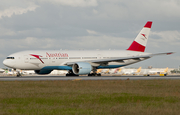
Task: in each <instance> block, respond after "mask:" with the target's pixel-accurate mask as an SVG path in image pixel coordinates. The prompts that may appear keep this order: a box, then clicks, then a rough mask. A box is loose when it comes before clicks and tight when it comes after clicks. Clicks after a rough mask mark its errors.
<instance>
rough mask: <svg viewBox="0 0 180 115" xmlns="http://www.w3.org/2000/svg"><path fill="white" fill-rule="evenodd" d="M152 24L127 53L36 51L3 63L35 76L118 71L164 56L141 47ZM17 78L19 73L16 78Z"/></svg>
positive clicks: (23, 53) (24, 52)
mask: <svg viewBox="0 0 180 115" xmlns="http://www.w3.org/2000/svg"><path fill="white" fill-rule="evenodd" d="M151 26H152V22H151V21H148V22H147V23H146V24H145V26H144V27H143V29H142V30H141V31H140V33H139V34H138V35H137V37H136V38H135V40H134V41H133V43H132V44H131V45H130V47H129V48H128V49H127V50H113V51H111V50H102V51H99V50H93V51H92V50H87V51H85V50H83V51H77V50H72V51H69V50H68V51H63V50H60V51H59V50H57V51H55V50H48V51H42V50H40V51H39V50H36V51H22V52H17V53H14V54H11V55H9V56H8V57H7V58H6V59H5V60H4V61H3V64H4V65H5V66H7V67H10V68H13V69H22V70H34V71H35V73H37V74H49V73H51V72H52V71H53V70H68V73H67V74H66V75H67V76H78V75H84V74H88V76H95V75H100V74H99V73H98V74H97V72H96V71H97V69H107V68H109V69H110V68H118V67H122V66H127V65H130V64H133V63H137V62H139V61H143V60H146V59H149V58H151V57H153V56H155V55H169V54H172V53H173V52H168V53H157V54H152V53H146V52H144V51H145V48H146V44H147V40H148V36H149V33H150V29H151ZM17 76H19V74H18V75H17Z"/></svg>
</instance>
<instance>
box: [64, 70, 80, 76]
mask: <svg viewBox="0 0 180 115" xmlns="http://www.w3.org/2000/svg"><path fill="white" fill-rule="evenodd" d="M66 76H79V75H76V74H74V73H73V71H72V70H69V71H68V73H67V74H66Z"/></svg>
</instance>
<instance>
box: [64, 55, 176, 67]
mask: <svg viewBox="0 0 180 115" xmlns="http://www.w3.org/2000/svg"><path fill="white" fill-rule="evenodd" d="M173 53H174V52H167V53H156V54H149V55H143V56H133V57H122V58H110V59H99V60H86V61H85V62H89V63H90V64H91V65H92V66H96V64H97V65H98V66H99V64H100V65H107V64H108V63H109V62H122V63H123V62H125V61H126V60H139V61H141V60H145V59H148V58H151V57H153V56H158V55H170V54H173ZM75 63H77V62H67V63H66V64H65V65H68V66H72V65H73V64H75Z"/></svg>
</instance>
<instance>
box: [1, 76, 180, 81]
mask: <svg viewBox="0 0 180 115" xmlns="http://www.w3.org/2000/svg"><path fill="white" fill-rule="evenodd" d="M154 79H171V80H173V79H174V80H180V76H116V77H115V76H100V77H99V76H98V77H87V76H80V77H76V76H75V77H66V76H22V77H15V76H0V81H41V80H154Z"/></svg>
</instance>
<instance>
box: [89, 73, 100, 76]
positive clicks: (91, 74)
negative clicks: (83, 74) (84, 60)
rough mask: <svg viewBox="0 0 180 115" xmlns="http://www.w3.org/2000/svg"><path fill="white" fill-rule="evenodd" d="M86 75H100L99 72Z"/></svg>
mask: <svg viewBox="0 0 180 115" xmlns="http://www.w3.org/2000/svg"><path fill="white" fill-rule="evenodd" d="M88 76H101V74H100V73H90V74H88Z"/></svg>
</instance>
